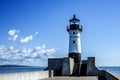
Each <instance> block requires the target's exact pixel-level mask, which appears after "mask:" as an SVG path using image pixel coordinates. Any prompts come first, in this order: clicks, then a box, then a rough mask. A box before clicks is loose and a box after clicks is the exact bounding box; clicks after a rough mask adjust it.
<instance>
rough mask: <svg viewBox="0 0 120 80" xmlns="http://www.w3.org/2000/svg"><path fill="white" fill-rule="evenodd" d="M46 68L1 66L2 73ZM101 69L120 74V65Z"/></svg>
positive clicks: (0, 71) (0, 72)
mask: <svg viewBox="0 0 120 80" xmlns="http://www.w3.org/2000/svg"><path fill="white" fill-rule="evenodd" d="M44 69H45V67H5V68H0V74H3V73H15V72H30V71H42V70H44ZM99 69H104V70H108V71H111V72H112V73H114V74H117V75H120V66H114V67H113V66H111V67H110V66H109V67H107V66H103V67H99Z"/></svg>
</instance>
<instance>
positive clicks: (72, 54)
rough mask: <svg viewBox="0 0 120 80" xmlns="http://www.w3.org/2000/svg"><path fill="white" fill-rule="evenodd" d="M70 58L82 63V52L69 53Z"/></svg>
mask: <svg viewBox="0 0 120 80" xmlns="http://www.w3.org/2000/svg"><path fill="white" fill-rule="evenodd" d="M68 56H69V57H70V58H73V59H74V63H79V64H80V63H81V54H80V53H74V52H73V53H69V55H68Z"/></svg>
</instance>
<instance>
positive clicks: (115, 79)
mask: <svg viewBox="0 0 120 80" xmlns="http://www.w3.org/2000/svg"><path fill="white" fill-rule="evenodd" d="M104 72H105V78H106V80H120V77H119V76H118V75H115V74H113V73H111V72H109V71H106V70H104Z"/></svg>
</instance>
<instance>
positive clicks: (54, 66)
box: [47, 58, 63, 76]
mask: <svg viewBox="0 0 120 80" xmlns="http://www.w3.org/2000/svg"><path fill="white" fill-rule="evenodd" d="M62 64H63V58H49V59H48V68H47V69H48V70H54V71H53V75H54V76H61V75H62Z"/></svg>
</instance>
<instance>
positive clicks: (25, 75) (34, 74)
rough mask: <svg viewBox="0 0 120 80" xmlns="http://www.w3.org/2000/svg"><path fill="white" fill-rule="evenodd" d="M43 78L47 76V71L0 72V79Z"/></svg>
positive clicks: (30, 79) (33, 79)
mask: <svg viewBox="0 0 120 80" xmlns="http://www.w3.org/2000/svg"><path fill="white" fill-rule="evenodd" d="M43 78H49V71H34V72H19V73H7V74H0V80H38V79H43Z"/></svg>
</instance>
